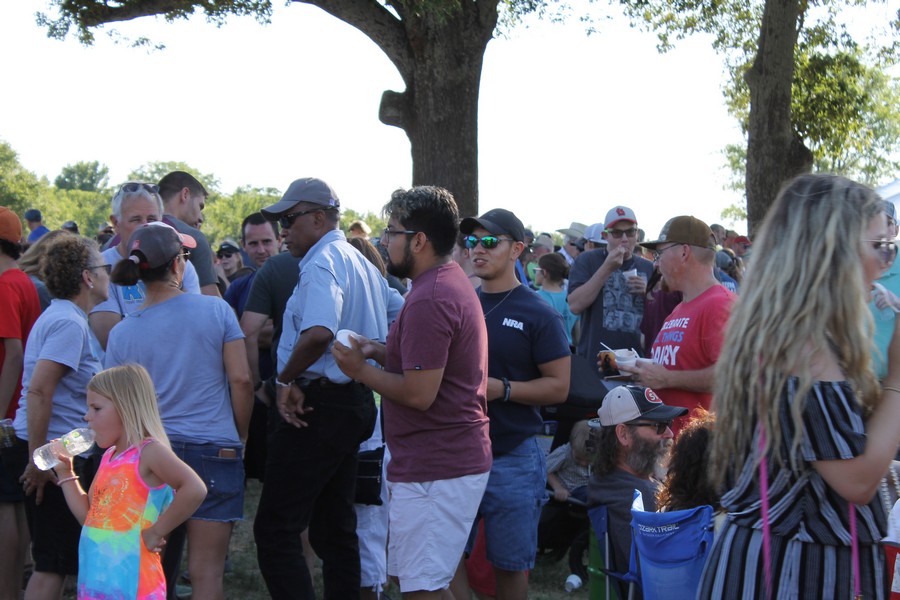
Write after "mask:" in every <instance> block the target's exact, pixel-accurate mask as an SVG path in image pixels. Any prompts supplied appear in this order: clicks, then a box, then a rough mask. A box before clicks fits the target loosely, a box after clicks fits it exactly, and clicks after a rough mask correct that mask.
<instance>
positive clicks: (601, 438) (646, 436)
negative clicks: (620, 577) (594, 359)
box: [588, 385, 688, 598]
mask: <svg viewBox="0 0 900 600" xmlns="http://www.w3.org/2000/svg"><path fill="white" fill-rule="evenodd" d="M687 412H688V410H687V409H686V408H680V407H675V406H668V405H665V404H663V403H662V401H661V400H660V399H659V397H658V396H657V395H656V394H655V393H654V392H653V390H651V389H650V388H643V387H640V386H636V385H622V386H619V387H617V388H615V389H613V390H612V391H610V392H609V393H608V394H606V397H605V398H603V404H601V405H600V409H599V410H598V411H597V415H598V416H599V417H600V425H601V427H600V429H599V431H596V432H595V433H594V435H596V436H597V442H596V448H597V458H596V460H595V462H594V467H593V472H592V474H591V479H590V482H589V483H588V506H596V505H598V504H602V505H605V506H606V507H607V509H608V511H609V540H610V544H611V546H612V550H613V552H612V558H613V560H612V562H611V564H610V565H609V568H610V569H612V570H613V571H619V572H622V571H627V570H628V561H629V553H630V552H631V503H632V499H633V497H634V490H640V492H641V494H642V495H643V497H644V509H645V510H647V511H655V510H656V493H657V491H658V490H659V488H660V487H661V485H662V483H661V482H660V481H659V480H658V479H656V478H654V474H655V473H656V472H657V471H658V470H660V469H662V468H663V465H664V464H665V462H666V458H667V457H668V455H669V449H670V448H671V446H672V438H673V435H672V429H671V425H672V419H675V418H677V417H681V416H683V415H685V414H687ZM623 592H624V590H620V593H619V597H620V598H624V597H625V595H624V593H623ZM638 595H639V594H638Z"/></svg>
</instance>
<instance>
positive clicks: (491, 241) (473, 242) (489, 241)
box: [465, 235, 514, 250]
mask: <svg viewBox="0 0 900 600" xmlns="http://www.w3.org/2000/svg"><path fill="white" fill-rule="evenodd" d="M512 241H514V240H512V239H510V238H502V237H497V236H496V235H486V236H484V237H477V236H474V235H467V236H466V237H465V242H466V248H468V249H469V250H472V249H473V248H475V247H476V246H478V244H481V247H482V248H484V249H485V250H491V249H493V248H496V247H497V246H499V245H500V242H512Z"/></svg>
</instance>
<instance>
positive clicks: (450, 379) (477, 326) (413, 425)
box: [382, 263, 491, 482]
mask: <svg viewBox="0 0 900 600" xmlns="http://www.w3.org/2000/svg"><path fill="white" fill-rule="evenodd" d="M487 357H488V344H487V330H486V329H485V326H484V314H483V313H482V311H481V304H480V303H479V302H478V297H477V296H476V295H475V290H474V289H473V288H472V284H471V283H469V279H468V277H466V274H465V273H464V272H463V270H462V269H461V268H460V267H459V265H457V264H456V263H448V264H444V265H440V266H438V267H435V268H433V269H430V270H428V271H426V272H425V273H422V274H421V275H419V276H418V277H417V278H416V279H414V280H413V286H412V291H411V292H410V293H409V294H408V295H407V297H406V301H405V302H404V304H403V309H402V310H401V311H400V314H399V316H398V317H397V320H396V321H394V324H393V325H391V329H390V331H389V332H388V336H387V346H386V348H385V367H384V368H385V370H386V371H388V372H390V373H402V372H403V371H417V370H421V371H428V370H432V369H444V374H443V378H442V379H441V385H440V388H438V393H437V397H436V398H435V401H434V403H433V404H432V405H431V406H430V407H429V408H428V410H425V411H421V410H417V409H414V408H408V407H405V406H401V405H399V404H397V403H395V402H393V401H392V400H391V399H390V398H388V397H384V398H383V400H384V402H383V403H382V406H383V411H384V433H385V437H386V438H387V444H388V448H390V451H391V462H390V463H389V464H388V472H387V477H388V479H389V480H390V481H393V482H423V481H436V480H439V479H452V478H456V477H462V476H464V475H474V474H477V473H485V472H487V471H489V470H490V468H491V442H490V437H489V435H488V418H487V401H486V399H485V391H486V386H487Z"/></svg>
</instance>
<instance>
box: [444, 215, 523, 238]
mask: <svg viewBox="0 0 900 600" xmlns="http://www.w3.org/2000/svg"><path fill="white" fill-rule="evenodd" d="M476 227H482V228H484V229H487V230H488V231H489V232H490V233H493V234H494V235H503V234H504V233H505V234H506V235H508V236H509V237H511V238H512V239H514V240H515V241H517V242H524V241H525V226H524V225H522V221H520V220H519V217H517V216H516V215H514V214H513V213H512V212H510V211H508V210H506V209H503V208H495V209H493V210H489V211H487V212H486V213H484V214H483V215H481V216H480V217H478V218H475V217H466V218H465V219H463V220H462V222H461V223H460V224H459V231H460V233H464V234H466V235H468V234H470V233H472V232H473V231H474V230H475V228H476Z"/></svg>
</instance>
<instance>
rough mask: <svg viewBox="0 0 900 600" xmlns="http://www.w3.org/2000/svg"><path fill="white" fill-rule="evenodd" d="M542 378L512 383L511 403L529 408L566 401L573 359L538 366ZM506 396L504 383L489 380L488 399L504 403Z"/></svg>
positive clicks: (510, 384)
mask: <svg viewBox="0 0 900 600" xmlns="http://www.w3.org/2000/svg"><path fill="white" fill-rule="evenodd" d="M538 370H540V372H541V376H540V377H538V378H537V379H532V380H531V381H510V382H509V401H510V402H518V403H519V404H527V405H529V406H547V405H550V404H560V403H562V402H565V401H566V397H567V396H568V395H569V384H570V380H571V370H572V358H571V356H563V357H562V358H557V359H556V360H551V361H550V362H546V363H542V364H540V365H538ZM504 394H505V390H504V386H503V381H502V380H500V379H496V378H494V377H489V378H488V389H487V398H488V400H490V401H498V400H499V401H501V402H502V401H503V396H504Z"/></svg>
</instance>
